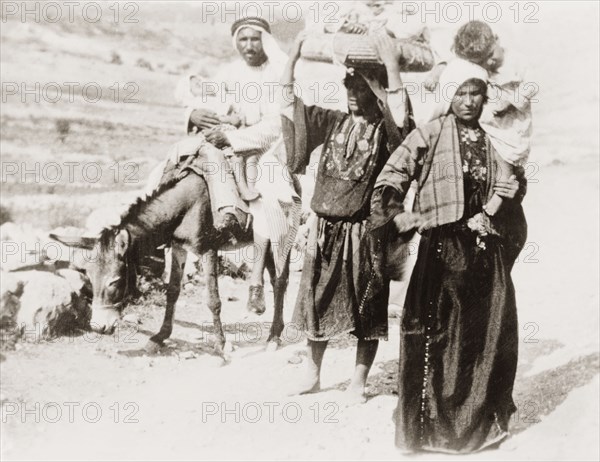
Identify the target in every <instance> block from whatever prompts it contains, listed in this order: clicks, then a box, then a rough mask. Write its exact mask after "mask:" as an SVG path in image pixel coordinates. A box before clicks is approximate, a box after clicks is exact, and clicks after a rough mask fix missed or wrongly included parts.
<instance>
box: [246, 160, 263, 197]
mask: <svg viewBox="0 0 600 462" xmlns="http://www.w3.org/2000/svg"><path fill="white" fill-rule="evenodd" d="M245 173H246V184H247V185H248V190H249V191H250V192H251V194H252V195H256V197H258V196H260V193H259V192H258V191H257V190H256V188H255V186H256V180H257V179H258V159H257V157H256V156H249V157H247V158H246V168H245Z"/></svg>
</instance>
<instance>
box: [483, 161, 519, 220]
mask: <svg viewBox="0 0 600 462" xmlns="http://www.w3.org/2000/svg"><path fill="white" fill-rule="evenodd" d="M496 161H497V163H498V175H497V176H496V181H509V180H510V177H511V176H512V175H513V173H514V167H513V166H512V165H511V164H509V163H508V162H506V161H505V160H504V159H502V158H501V157H499V156H498V157H497V158H496ZM503 201H504V199H502V198H501V197H500V196H499V195H498V194H496V193H494V195H493V196H492V198H491V199H490V200H489V201H488V203H487V204H485V206H484V207H485V211H486V212H487V213H488V214H489V215H495V214H496V213H497V212H498V210H500V207H502V202H503Z"/></svg>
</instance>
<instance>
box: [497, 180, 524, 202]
mask: <svg viewBox="0 0 600 462" xmlns="http://www.w3.org/2000/svg"><path fill="white" fill-rule="evenodd" d="M494 192H495V193H496V194H498V195H499V196H500V197H503V198H505V199H514V198H515V197H516V196H517V193H518V192H519V182H518V181H517V177H516V176H515V175H511V176H510V178H509V179H508V181H497V182H496V183H495V184H494Z"/></svg>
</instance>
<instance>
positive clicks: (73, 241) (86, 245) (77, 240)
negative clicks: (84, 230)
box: [49, 234, 98, 249]
mask: <svg viewBox="0 0 600 462" xmlns="http://www.w3.org/2000/svg"><path fill="white" fill-rule="evenodd" d="M49 237H50V239H54V240H55V241H58V242H60V243H61V244H64V245H66V246H69V247H79V248H81V249H93V248H94V246H95V245H96V242H98V239H97V238H95V237H86V236H60V235H57V234H50V235H49Z"/></svg>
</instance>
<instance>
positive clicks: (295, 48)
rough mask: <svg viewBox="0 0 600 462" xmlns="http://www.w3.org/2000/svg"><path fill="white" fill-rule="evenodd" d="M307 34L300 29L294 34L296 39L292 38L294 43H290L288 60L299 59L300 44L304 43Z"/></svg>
mask: <svg viewBox="0 0 600 462" xmlns="http://www.w3.org/2000/svg"><path fill="white" fill-rule="evenodd" d="M307 35H308V34H307V33H306V31H302V32H300V33H299V34H298V35H297V36H296V39H295V40H294V44H293V45H292V49H291V51H290V60H292V61H293V62H296V61H298V59H300V52H301V50H302V45H303V44H304V41H305V40H306V37H307Z"/></svg>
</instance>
